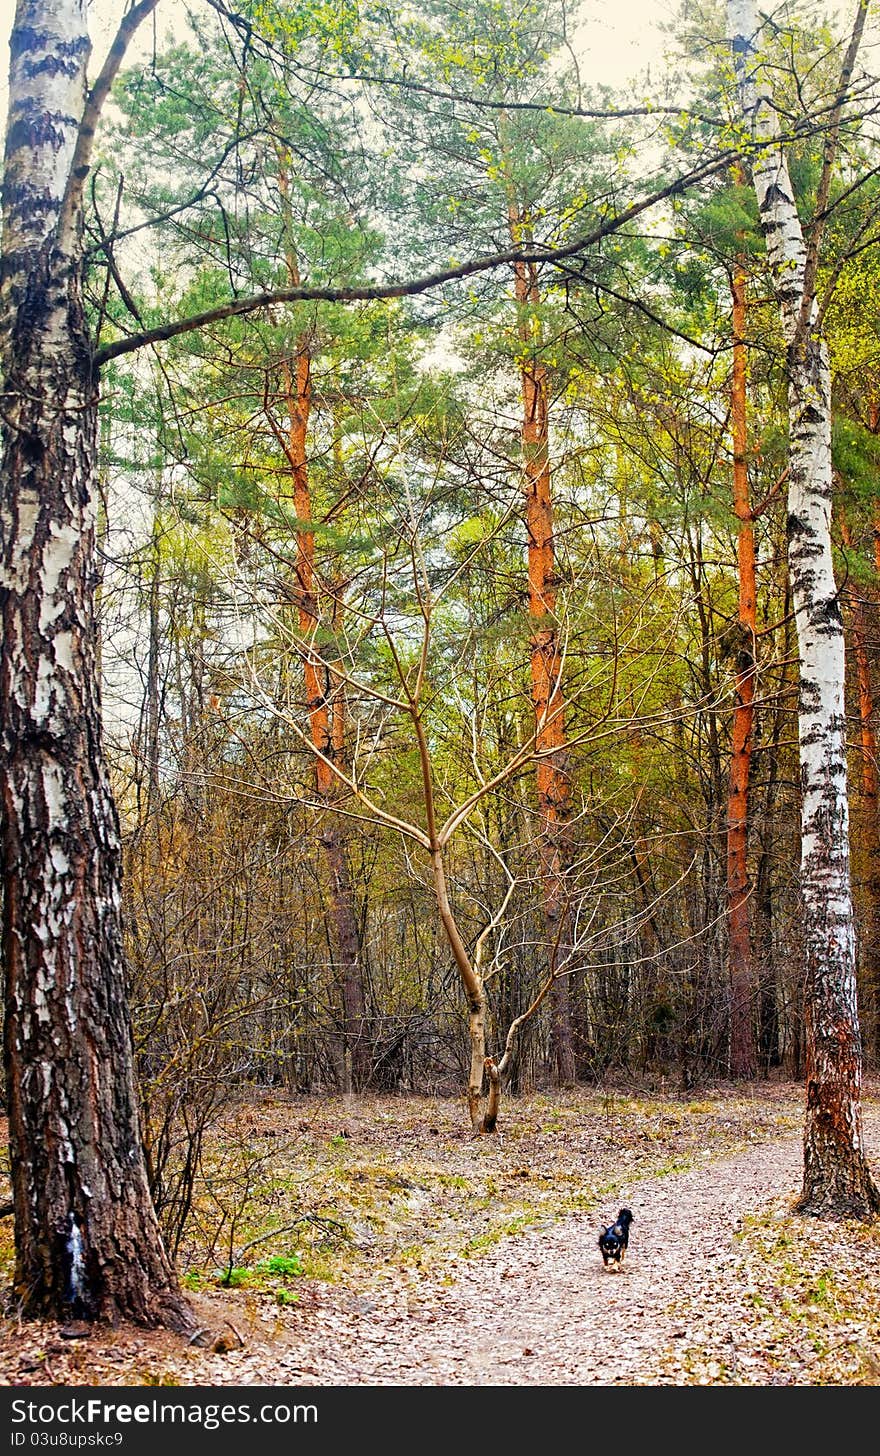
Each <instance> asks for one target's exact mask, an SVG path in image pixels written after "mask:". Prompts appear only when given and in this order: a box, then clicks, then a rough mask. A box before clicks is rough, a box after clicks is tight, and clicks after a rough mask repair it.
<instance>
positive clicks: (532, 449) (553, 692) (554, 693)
mask: <svg viewBox="0 0 880 1456" xmlns="http://www.w3.org/2000/svg"><path fill="white" fill-rule="evenodd" d="M520 234H521V225H520V224H518V223H517V221H516V217H515V213H513V212H512V214H511V236H512V238H513V240H514V241H515V242H517V241H519V240H520ZM514 275H515V291H516V301H517V304H518V306H519V309H520V328H519V333H520V339H521V341H522V344H523V350H524V356H525V357H524V358H523V361H522V363H521V365H520V383H521V387H522V400H523V423H522V445H523V457H524V463H525V476H526V532H527V538H528V575H529V616H530V618H531V622H532V633H531V651H530V670H531V688H532V706H533V708H534V710H535V718H536V722H537V725H538V727H537V735H536V741H535V748H536V753H537V756H538V761H537V771H536V776H537V789H538V821H539V826H540V851H539V852H540V865H541V884H542V889H543V897H544V921H545V925H546V931H547V940H548V943H549V947H550V966H551V970H553V971H554V972H557V973H558V974H556V976H555V979H554V982H553V986H552V989H551V992H550V1038H551V1043H550V1045H551V1058H552V1064H553V1075H554V1078H555V1080H556V1081H557V1083H559V1084H562V1085H564V1084H566V1083H571V1082H573V1081H574V1080H575V1070H576V1069H575V1058H574V1044H573V1036H572V1017H571V994H570V990H569V975H568V973H567V967H568V965H569V963H570V961H571V953H572V947H571V913H570V907H569V904H568V885H567V877H568V872H569V869H570V861H571V845H570V838H571V827H570V826H571V814H572V802H571V775H570V772H569V766H568V746H567V742H566V736H565V698H564V694H563V687H562V658H561V654H560V651H559V627H558V623H557V620H556V546H555V540H554V535H553V498H552V492H551V478H550V441H549V395H548V384H549V381H548V377H547V369H546V366H545V365H544V364H542V363H541V361H540V360H539V359H537V358H536V357H534V353H533V350H534V345H535V338H534V336H533V334H532V330H531V326H530V321H529V318H528V314H527V310H528V309H529V308H532V309H534V308H535V307H536V306H537V304H538V302H539V298H538V283H537V275H536V271H535V268H534V265H533V264H525V263H517V264H515V265H514ZM526 351H529V354H528V355H527V354H526Z"/></svg>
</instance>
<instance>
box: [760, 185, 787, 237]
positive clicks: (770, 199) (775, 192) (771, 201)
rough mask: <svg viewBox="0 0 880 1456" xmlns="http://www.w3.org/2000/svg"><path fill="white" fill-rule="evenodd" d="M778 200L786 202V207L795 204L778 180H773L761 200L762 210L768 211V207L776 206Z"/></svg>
mask: <svg viewBox="0 0 880 1456" xmlns="http://www.w3.org/2000/svg"><path fill="white" fill-rule="evenodd" d="M777 202H784V203H785V205H786V207H792V206H793V205H794V203H793V201H792V199H791V198H790V197H789V195H788V193H787V192H786V191H785V189H784V188H783V187H780V186H779V183H778V182H771V183H770V185H769V187H768V188H767V191H766V192H765V193H764V196H763V198H762V200H761V211H762V212H766V211H767V209H768V208H770V207H772V206H774V205H775V204H776V203H777ZM779 226H781V224H779Z"/></svg>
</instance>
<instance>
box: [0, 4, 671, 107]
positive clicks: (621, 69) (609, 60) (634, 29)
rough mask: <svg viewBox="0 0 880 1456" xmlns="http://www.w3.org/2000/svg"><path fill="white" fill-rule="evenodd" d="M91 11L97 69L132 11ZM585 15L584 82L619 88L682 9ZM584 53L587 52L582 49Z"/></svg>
mask: <svg viewBox="0 0 880 1456" xmlns="http://www.w3.org/2000/svg"><path fill="white" fill-rule="evenodd" d="M89 8H90V11H91V17H92V26H91V29H92V38H93V45H94V50H93V64H95V63H99V62H100V60H101V59H103V51H104V49H105V48H106V46H107V44H108V43H109V40H110V39H111V37H112V33H113V30H114V29H115V27H116V25H117V24H118V20H119V17H120V16H121V15H122V14H123V12H124V10H125V8H126V0H90V5H89ZM584 9H585V12H586V13H587V14H588V16H589V19H588V21H587V23H586V25H585V26H584V27H583V30H582V33H581V34H582V38H583V41H582V44H583V49H582V64H583V77H584V80H585V81H586V82H590V81H604V82H607V83H608V84H609V85H612V86H616V85H622V84H623V83H624V82H625V81H627V80H629V79H630V78H631V77H632V76H634V75H635V74H637V73H641V72H643V71H644V69H645V67H646V66H647V65H648V64H649V63H650V62H651V61H653V60H656V59H657V58H658V57H659V56H660V54H661V51H662V44H663V40H662V37H661V36H660V33H659V31H658V29H657V27H658V25H659V24H662V23H663V22H664V21H668V20H671V19H672V18H673V17H674V15H675V12H676V10H677V9H678V5H677V0H589V3H588V4H587V5H585V6H584ZM14 12H15V0H0V75H2V79H0V107H2V114H3V115H4V118H5V111H6V88H7V73H8V69H9V33H10V31H11V29H12V19H13V15H14ZM156 14H157V24H158V25H159V27H160V30H161V28H162V26H163V25H171V26H172V27H173V25H174V19H175V15H177V16H181V15H182V14H183V6H182V4H181V3H180V0H159V6H158V10H157V12H156ZM182 28H183V27H182V26H181V29H182ZM140 35H141V45H149V44H150V43H151V39H150V38H151V36H152V28H151V24H150V22H149V21H147V22H146V24H145V25H144V26H143V27H142V29H141V33H140ZM579 38H580V37H579ZM102 42H103V45H102ZM578 49H579V50H581V46H578Z"/></svg>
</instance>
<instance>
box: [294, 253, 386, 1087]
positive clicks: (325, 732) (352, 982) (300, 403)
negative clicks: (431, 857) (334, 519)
mask: <svg viewBox="0 0 880 1456" xmlns="http://www.w3.org/2000/svg"><path fill="white" fill-rule="evenodd" d="M288 270H289V271H290V270H293V271H294V276H295V277H297V278H298V275H297V274H296V272H295V265H294V264H293V263H292V261H291V259H290V258H288ZM293 362H294V368H293V369H291V367H290V364H288V363H285V364H284V365H283V368H282V377H283V387H284V392H285V397H286V401H287V409H288V417H289V420H290V428H289V434H288V439H287V444H286V450H287V457H288V462H289V464H290V471H291V477H292V482H293V508H294V511H295V512H296V518H297V522H298V525H297V531H296V578H297V581H296V600H297V612H298V617H299V631H300V635H301V637H302V640H303V644H304V648H303V653H302V657H303V672H304V677H305V692H306V711H307V713H308V718H309V733H310V737H311V741H312V746H313V747H314V749H315V783H316V788H317V793H318V798H319V799H320V800H321V802H322V803H323V804H325V805H326V806H327V813H326V815H325V819H324V824H323V826H322V830H321V844H322V846H323V849H324V853H325V856H326V860H327V869H328V873H329V877H330V898H331V904H332V916H333V928H334V934H335V939H336V950H337V954H338V956H339V963H340V970H341V979H342V1018H343V1030H342V1081H343V1091H345V1092H350V1091H352V1089H353V1088H354V1089H356V1090H361V1089H362V1088H364V1087H365V1086H366V1085H367V1083H368V1082H369V1077H370V1047H369V1041H368V1037H367V1015H366V997H365V994H364V979H363V967H362V958H361V948H360V935H359V933H358V918H357V908H356V905H355V900H354V887H353V885H352V882H351V871H350V868H349V863H348V855H347V853H346V846H345V839H344V836H343V833H342V830H341V828H340V825H339V822H338V819H337V817H336V816H335V815H334V813H333V810H332V807H331V804H332V800H333V798H334V796H335V793H336V789H337V782H338V781H337V779H336V777H335V775H334V772H333V767H332V765H333V763H338V764H339V765H340V766H343V765H344V759H345V724H344V712H345V698H344V694H343V692H342V685H341V680H340V679H339V678H338V676H337V675H336V674H334V673H333V670H332V668H331V667H330V665H329V664H328V663H327V662H325V661H324V659H323V656H322V654H321V652H320V650H319V648H318V646H317V644H316V642H315V635H316V632H317V631H318V629H319V626H320V615H319V614H320V603H319V586H318V580H317V573H316V569H315V533H314V531H313V530H311V529H309V523H310V522H311V521H312V498H311V489H310V485H309V466H308V428H309V415H310V413H311V404H312V381H311V344H310V340H309V339H308V338H307V337H302V338H301V339H300V340H299V345H298V348H297V353H296V357H295V360H294V361H293Z"/></svg>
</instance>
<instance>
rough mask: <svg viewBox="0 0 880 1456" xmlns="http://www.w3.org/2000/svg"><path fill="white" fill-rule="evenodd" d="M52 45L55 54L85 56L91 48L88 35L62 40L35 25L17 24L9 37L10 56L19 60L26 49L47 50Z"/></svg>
mask: <svg viewBox="0 0 880 1456" xmlns="http://www.w3.org/2000/svg"><path fill="white" fill-rule="evenodd" d="M49 47H51V50H52V54H53V55H55V56H65V57H67V56H71V57H74V56H79V57H81V56H83V55H85V54H86V52H87V51H89V49H90V42H89V38H88V36H87V35H77V36H74V38H73V40H61V39H60V37H59V36H57V35H52V34H50V33H49V31H47V30H37V29H36V27H35V26H33V25H16V26H15V28H14V29H13V31H12V34H11V36H10V37H9V58H10V60H12V61H16V60H18V57H19V56H23V55H24V54H25V52H26V51H38V50H46V49H48V48H49Z"/></svg>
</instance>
